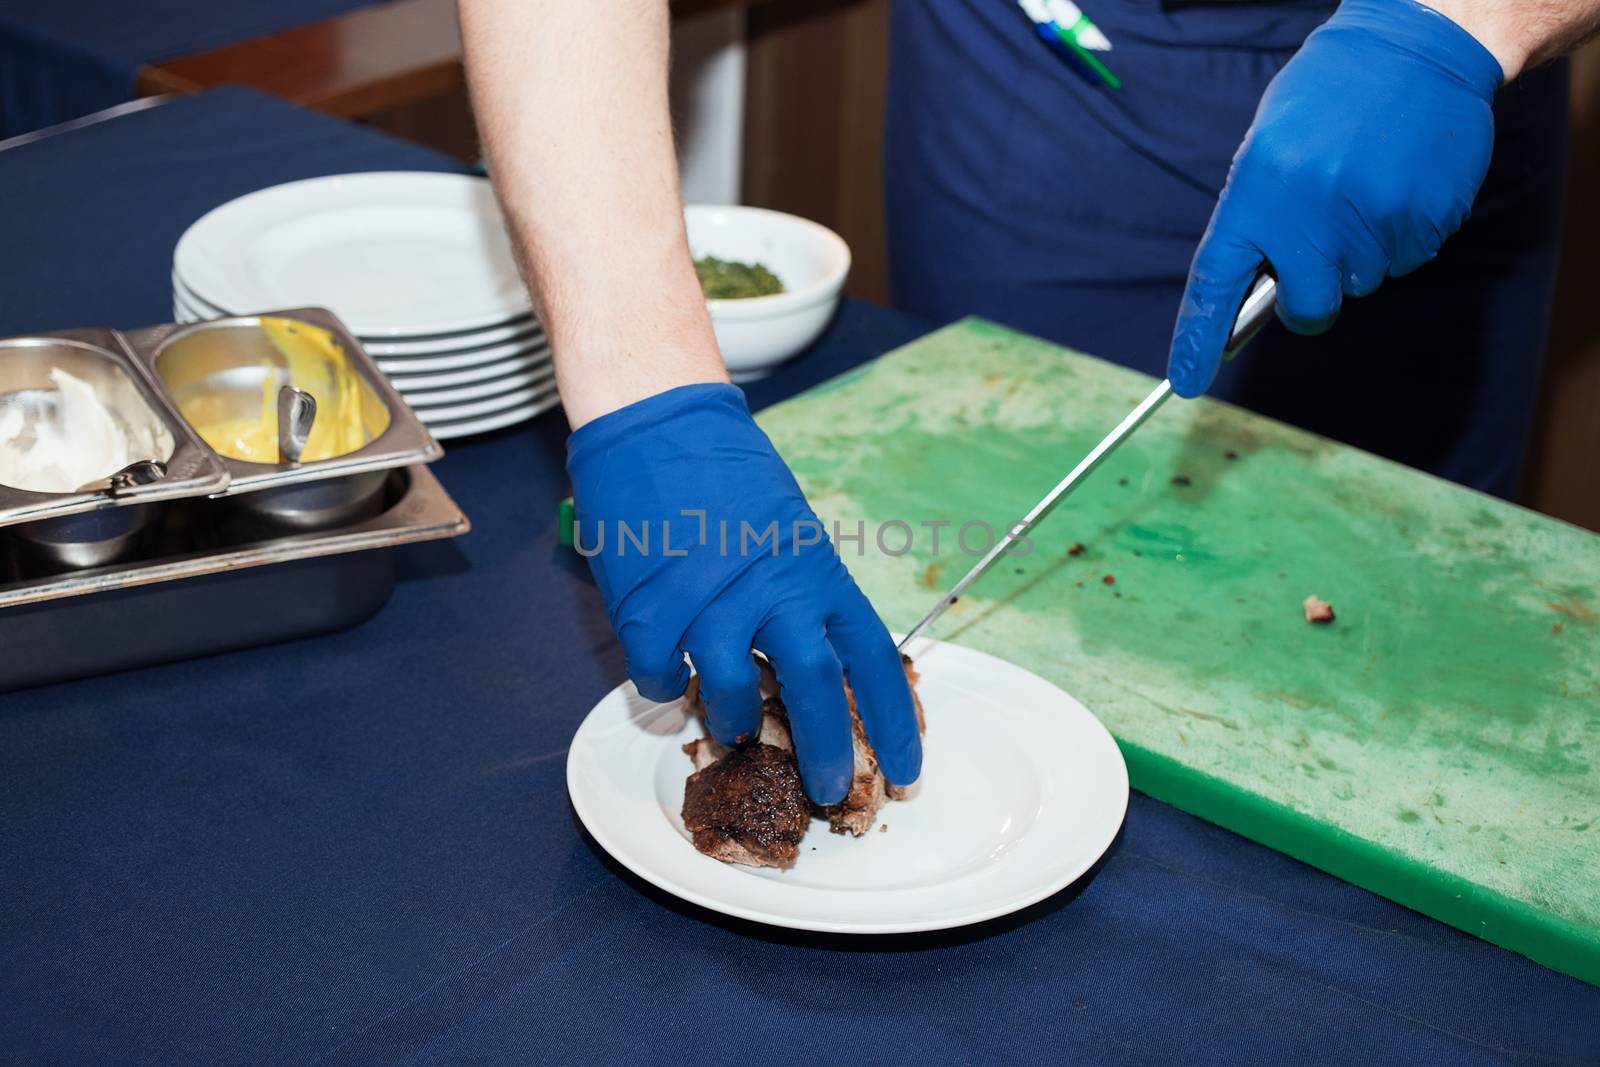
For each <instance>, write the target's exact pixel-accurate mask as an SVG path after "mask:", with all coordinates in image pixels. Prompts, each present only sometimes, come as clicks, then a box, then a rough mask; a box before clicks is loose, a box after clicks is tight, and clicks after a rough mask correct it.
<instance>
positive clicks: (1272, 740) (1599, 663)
mask: <svg viewBox="0 0 1600 1067" xmlns="http://www.w3.org/2000/svg"><path fill="white" fill-rule="evenodd" d="M1152 385H1153V382H1152V381H1151V380H1150V379H1149V378H1147V377H1145V376H1143V375H1140V374H1136V373H1133V372H1131V371H1128V370H1125V369H1122V368H1120V367H1116V366H1113V365H1111V364H1108V363H1105V362H1102V361H1100V360H1097V359H1092V358H1090V357H1087V356H1083V355H1078V354H1075V353H1072V352H1067V351H1064V350H1062V349H1060V348H1057V347H1054V346H1052V345H1050V344H1047V343H1045V342H1042V341H1039V340H1037V339H1034V338H1030V337H1026V336H1022V335H1019V334H1016V333H1012V332H1009V331H1007V330H1004V329H1002V328H1000V327H997V326H994V325H991V324H988V323H985V322H982V321H978V320H968V321H965V322H961V323H957V324H955V325H953V326H950V327H948V328H946V329H944V330H941V331H939V332H938V333H935V334H931V335H929V336H928V337H925V338H923V339H921V340H919V341H917V342H915V343H913V344H910V345H908V346H906V347H905V348H902V349H899V350H897V351H895V352H893V353H890V354H889V355H887V356H885V357H884V358H882V359H880V360H877V361H875V362H874V363H871V364H868V365H866V366H865V367H863V368H861V369H859V370H857V371H855V372H853V373H851V374H848V375H846V376H844V377H842V378H839V379H837V380H835V381H833V382H830V383H827V384H825V385H823V386H821V387H820V388H818V389H814V390H812V391H811V392H809V393H806V394H804V395H802V396H799V397H797V398H795V399H793V400H790V401H787V402H785V403H783V404H779V405H777V406H776V407H773V408H769V409H768V410H767V411H765V412H764V413H763V414H762V415H761V416H760V420H759V421H760V422H761V424H762V426H764V427H765V428H766V430H767V432H768V433H769V434H770V435H771V436H772V438H773V440H774V441H775V442H776V444H777V446H778V448H779V450H780V451H781V452H782V453H783V455H784V457H785V458H786V459H787V460H788V461H789V463H790V464H791V465H792V466H793V468H794V470H795V473H796V475H797V477H798V478H799V480H800V483H801V485H802V486H803V487H804V488H805V491H806V493H807V495H808V496H809V497H810V500H811V503H812V505H813V506H814V507H815V508H816V510H817V512H818V513H819V514H820V515H821V516H822V517H823V519H824V520H825V521H826V522H828V523H830V524H831V523H833V522H838V523H839V524H840V525H841V526H842V528H843V530H844V532H845V533H846V534H852V533H854V532H855V531H856V529H857V526H856V524H857V523H858V522H864V523H865V524H866V533H867V546H866V549H865V551H864V552H862V551H861V549H860V547H859V546H858V545H857V544H856V543H854V542H850V541H845V542H844V543H843V552H844V555H845V558H846V561H847V562H848V564H849V566H850V569H851V570H852V572H853V573H854V574H855V575H856V578H857V580H858V581H859V582H860V583H861V585H862V586H863V588H864V589H865V590H866V592H867V593H868V595H869V596H871V598H872V601H873V603H874V604H875V605H876V606H877V608H878V610H879V612H880V613H881V614H882V615H883V616H884V618H885V620H886V621H887V622H888V623H889V624H890V626H891V627H893V628H895V629H898V630H901V631H905V630H907V629H909V628H910V627H911V626H912V625H914V624H915V623H916V622H917V620H918V619H920V618H921V617H922V615H923V613H924V612H926V611H927V610H928V608H929V607H931V606H932V604H933V602H934V600H935V599H936V597H937V596H938V594H939V593H940V592H942V591H943V590H944V589H945V588H946V587H948V586H949V585H950V584H951V583H952V582H953V581H954V580H955V579H956V578H957V577H959V576H960V575H961V574H962V573H963V572H964V571H965V570H966V568H967V567H968V566H970V564H971V562H972V560H971V559H970V558H969V557H967V556H965V555H963V554H961V552H960V550H959V549H956V550H954V551H952V550H951V546H950V542H952V540H953V539H954V537H955V534H956V532H957V527H958V526H959V524H961V523H963V522H966V521H969V520H982V521H984V522H987V523H989V524H991V525H992V526H994V527H996V528H1003V527H1004V526H1005V524H1007V523H1009V522H1011V521H1013V520H1015V519H1017V518H1019V517H1020V516H1021V515H1022V513H1023V512H1025V511H1026V510H1027V509H1028V508H1029V507H1031V506H1032V505H1033V503H1034V502H1035V501H1036V500H1037V499H1038V498H1039V497H1040V496H1042V495H1043V494H1044V492H1045V491H1046V490H1047V489H1049V488H1050V487H1051V486H1052V485H1054V484H1055V482H1056V481H1057V480H1058V479H1059V478H1060V477H1061V476H1062V475H1063V474H1064V473H1065V472H1066V471H1067V470H1068V469H1070V468H1071V466H1072V465H1073V464H1074V463H1076V462H1077V460H1078V459H1079V458H1081V457H1082V456H1083V454H1084V453H1085V452H1087V451H1088V449H1089V448H1090V447H1092V446H1093V445H1094V444H1095V442H1096V441H1098V440H1099V439H1100V437H1101V436H1102V435H1103V434H1104V433H1105V432H1106V431H1107V430H1108V429H1109V428H1110V427H1111V426H1113V425H1114V424H1115V423H1116V422H1117V420H1119V419H1120V418H1122V416H1123V415H1125V414H1126V413H1127V412H1128V410H1129V409H1130V408H1131V407H1133V405H1134V404H1135V403H1136V402H1137V401H1138V400H1140V399H1141V398H1143V397H1144V396H1145V394H1146V393H1147V392H1148V391H1149V390H1150V388H1151V386H1152ZM1230 454H1232V455H1233V456H1234V457H1235V458H1229V456H1230ZM1174 479H1177V481H1176V482H1175V481H1174ZM896 520H898V521H899V522H903V523H907V524H908V525H909V526H910V527H911V530H912V532H913V533H914V534H915V535H916V537H915V544H914V546H913V547H912V549H911V551H910V552H908V553H906V554H905V555H902V556H891V555H887V554H884V553H883V552H881V551H879V550H878V549H877V547H876V546H875V545H874V543H873V542H874V540H875V537H874V531H875V530H876V529H877V528H878V527H879V526H880V524H884V523H889V522H893V521H896ZM938 520H949V521H950V522H951V523H952V525H951V526H950V527H946V528H943V529H942V530H941V546H940V547H941V552H940V554H939V555H937V556H935V554H934V553H933V552H932V551H931V550H930V549H931V546H930V538H931V533H932V530H931V529H930V528H927V527H923V526H921V525H920V524H921V523H923V522H924V521H938ZM905 540H906V536H905V531H904V530H903V529H902V528H900V527H898V526H888V527H885V545H886V547H887V548H888V549H890V550H898V549H900V548H901V547H902V545H903V544H904V542H905ZM1075 542H1081V543H1082V544H1083V545H1084V546H1085V548H1084V550H1083V551H1081V552H1080V553H1079V554H1077V555H1072V554H1070V553H1069V548H1070V547H1071V546H1072V545H1073V544H1074V543H1075ZM984 543H985V542H984V537H983V533H982V529H981V528H980V527H971V528H969V530H968V545H969V546H970V547H971V548H973V549H974V550H979V549H981V548H982V547H984ZM1108 583H1110V584H1108ZM1597 591H1600V538H1597V537H1596V536H1595V535H1593V534H1590V533H1587V532H1585V531H1583V530H1580V529H1577V528H1576V527H1572V526H1568V525H1565V524H1563V523H1560V522H1557V521H1555V520H1552V519H1549V518H1545V517H1543V516H1541V515H1537V514H1535V513H1533V512H1530V511H1527V510H1524V509H1522V508H1518V507H1514V506H1512V505H1509V504H1505V503H1502V502H1501V501H1498V500H1495V499H1492V498H1490V497H1487V496H1483V495H1481V494H1479V493H1475V492H1472V491H1470V490H1466V489H1462V488H1460V487H1459V486H1455V485H1451V484H1449V483H1447V482H1443V481H1440V480H1439V479H1436V478H1433V477H1430V476H1428V475H1425V474H1422V473H1419V472H1417V471H1415V470H1411V469H1409V468H1406V467H1402V466H1399V465H1397V464H1394V463H1390V462H1388V461H1386V460H1382V459H1379V458H1377V457H1375V456H1372V455H1369V454H1367V453H1364V452H1360V451H1357V450H1355V449H1352V448H1348V447H1345V446H1343V445H1339V444H1336V443H1334V442H1332V441H1329V440H1326V439H1324V438H1321V437H1316V436H1314V435H1312V434H1308V433H1304V432H1302V431H1299V430H1296V429H1292V428H1290V427H1288V426H1284V425H1282V424H1280V423H1276V422H1273V421H1271V420H1269V419H1265V418H1261V417H1259V416H1256V415H1252V414H1250V413H1248V412H1245V411H1242V410H1240V409H1238V408H1233V407H1230V406H1228V405H1225V404H1221V403H1216V402H1213V401H1210V400H1202V401H1193V402H1186V401H1182V400H1173V401H1171V402H1169V403H1168V404H1167V406H1166V407H1165V408H1163V409H1162V410H1161V411H1160V412H1159V413H1157V415H1156V416H1155V417H1154V418H1152V419H1151V420H1150V422H1149V423H1147V424H1146V425H1145V426H1144V428H1143V429H1141V430H1140V431H1139V432H1138V433H1137V434H1135V435H1134V436H1133V437H1132V438H1131V439H1130V440H1129V441H1128V442H1127V443H1126V444H1124V445H1123V446H1122V448H1121V449H1120V450H1119V451H1118V452H1117V453H1116V454H1115V455H1114V456H1112V458H1111V459H1110V460H1108V461H1107V462H1106V464H1105V465H1104V466H1103V467H1101V468H1100V470H1099V471H1097V472H1096V473H1095V475H1094V476H1093V477H1092V478H1090V479H1089V480H1088V481H1087V482H1085V483H1084V485H1083V486H1082V487H1081V488H1080V489H1079V490H1078V491H1077V492H1076V493H1074V494H1073V495H1072V496H1071V497H1069V498H1068V499H1067V501H1066V502H1065V503H1063V504H1062V506H1061V507H1060V508H1059V509H1058V510H1057V511H1056V512H1055V513H1054V514H1053V515H1052V516H1051V517H1050V518H1049V519H1048V520H1046V522H1045V523H1043V524H1042V525H1041V527H1040V528H1039V529H1038V530H1037V531H1036V533H1035V535H1034V537H1033V545H1032V551H1031V552H1030V553H1029V554H1028V555H1025V556H1024V555H1018V556H1011V557H1007V558H1004V559H1002V560H1001V561H999V562H998V563H997V564H996V566H995V567H994V569H992V570H991V571H990V572H989V573H988V574H987V575H986V576H985V577H984V578H983V580H982V581H981V582H979V583H978V584H977V585H975V586H974V587H973V588H972V589H971V590H970V591H969V593H968V595H967V596H964V597H963V598H962V599H961V600H960V601H959V602H958V603H957V604H956V605H955V606H954V607H953V608H952V609H951V610H950V612H949V613H948V614H947V615H946V616H945V617H944V618H943V619H942V620H940V622H939V623H938V624H936V626H935V627H934V629H933V631H932V633H933V636H936V637H941V638H944V639H947V640H953V641H958V642H960V643H962V644H965V645H970V646H972V647H975V648H980V649H983V650H984V651H987V652H992V653H994V654H996V655H999V656H1003V657H1005V658H1006V659H1009V660H1011V661H1013V662H1016V663H1019V664H1021V665H1023V666H1025V667H1027V668H1029V669H1031V670H1033V671H1035V672H1037V673H1039V674H1041V675H1043V676H1044V677H1046V678H1049V679H1051V680H1052V681H1054V682H1055V683H1056V684H1058V685H1060V686H1061V687H1062V688H1063V689H1065V690H1067V691H1068V692H1069V693H1072V694H1073V695H1074V696H1076V697H1078V698H1079V699H1080V700H1082V701H1083V702H1084V703H1085V704H1086V705H1088V707H1089V708H1090V709H1091V710H1093V711H1094V712H1095V713H1096V714H1097V715H1099V716H1100V718H1101V719H1102V720H1103V721H1104V722H1105V723H1106V725H1107V726H1108V727H1110V729H1111V731H1112V732H1113V733H1114V734H1115V735H1116V737H1117V739H1118V741H1119V742H1120V743H1121V746H1122V751H1123V753H1124V755H1125V756H1126V757H1127V761H1128V767H1129V771H1130V772H1131V774H1132V780H1133V785H1134V787H1135V788H1138V789H1140V790H1142V791H1144V792H1146V793H1149V794H1151V795H1153V796H1156V797H1159V798H1161V799H1163V800H1166V801H1169V802H1171V803H1173V804H1176V805H1177V806H1179V807H1181V808H1183V809H1184V810H1186V811H1190V812H1193V813H1195V814H1196V815H1199V816H1201V817H1203V818H1206V819H1209V820H1211V821H1213V822H1217V823H1220V824H1221V825H1223V826H1227V827H1229V828H1231V829H1233V830H1236V831H1238V832H1239V833H1242V834H1244V835H1246V836H1248V837H1252V838H1254V839H1256V840H1258V841H1261V842H1263V843H1265V844H1267V845H1270V846H1272V847H1274V848H1277V849H1281V850H1283V851H1284V852H1287V853H1289V854H1290V855H1293V856H1297V857H1299V858H1300V859H1302V860H1305V861H1306V862H1308V863H1312V864H1315V865H1316V866H1318V867H1321V868H1323V869H1324V870H1327V871H1329V872H1331V873H1333V874H1336V875H1338V876H1340V877H1342V878H1346V879H1348V880H1350V881H1352V882H1355V883H1356V884H1358V885H1362V886H1365V887H1367V888H1369V889H1371V890H1373V891H1375V892H1378V893H1381V894H1383V895H1384V896H1387V897H1390V898H1392V899H1394V900H1396V901H1399V902H1400V903H1402V904H1405V905H1408V906H1410V907H1412V908H1415V909H1417V910H1418V911H1422V912H1425V913H1427V914H1428V915H1432V916H1434V917H1436V918H1438V919H1442V920H1443V921H1445V922H1448V923H1451V924H1453V925H1455V926H1458V927H1460V928H1461V929H1463V930H1467V931H1470V932H1471V933H1474V934H1477V935H1478V936H1480V937H1484V938H1487V939H1488V940H1490V941H1493V942H1495V943H1497V944H1500V945H1504V946H1506V947H1507V948H1511V949H1515V950H1516V951H1518V952H1522V953H1525V954H1526V955H1528V956H1531V957H1533V958H1534V959H1536V960H1539V961H1541V962H1543V963H1546V964H1548V965H1549V966H1551V967H1555V968H1557V969H1559V970H1562V971H1566V972H1568V973H1570V974H1573V975H1577V976H1578V977H1580V978H1583V979H1585V980H1587V981H1590V982H1596V983H1600V622H1597V614H1600V592H1597ZM1310 593H1315V594H1317V595H1318V596H1320V597H1322V598H1323V599H1325V600H1328V601H1330V602H1332V604H1333V605H1334V607H1335V610H1336V612H1337V616H1338V617H1337V619H1336V620H1335V621H1334V622H1333V623H1331V624H1329V625H1311V624H1308V623H1307V622H1306V621H1305V616H1304V614H1303V611H1302V608H1301V601H1302V599H1303V598H1304V597H1305V596H1306V595H1307V594H1310ZM930 743H936V742H933V741H930Z"/></svg>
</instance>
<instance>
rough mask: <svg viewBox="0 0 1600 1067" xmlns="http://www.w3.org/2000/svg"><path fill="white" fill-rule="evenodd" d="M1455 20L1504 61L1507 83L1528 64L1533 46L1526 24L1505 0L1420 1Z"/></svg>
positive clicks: (1500, 62) (1417, 0) (1501, 66)
mask: <svg viewBox="0 0 1600 1067" xmlns="http://www.w3.org/2000/svg"><path fill="white" fill-rule="evenodd" d="M1416 2H1417V3H1419V4H1421V5H1422V6H1423V7H1426V8H1431V9H1432V10H1434V11H1437V12H1438V13H1439V14H1441V15H1443V16H1444V17H1445V18H1447V19H1449V20H1450V21H1451V22H1454V23H1455V24H1456V25H1457V26H1459V27H1461V28H1462V29H1463V30H1465V31H1466V32H1467V33H1469V34H1471V35H1472V36H1473V38H1474V39H1476V40H1477V42H1478V43H1479V44H1481V45H1483V47H1484V49H1485V50H1486V51H1487V52H1488V53H1489V54H1490V55H1492V56H1494V58H1495V62H1497V63H1499V64H1500V71H1501V73H1502V75H1503V82H1509V81H1511V80H1512V79H1514V78H1515V77H1516V76H1517V75H1518V74H1521V73H1522V70H1523V68H1524V67H1525V66H1527V64H1528V57H1529V56H1530V55H1531V54H1532V52H1533V46H1532V45H1530V44H1529V43H1528V41H1527V34H1526V32H1525V31H1526V29H1527V27H1526V25H1525V23H1524V22H1523V21H1522V20H1519V19H1518V18H1517V17H1516V14H1515V12H1514V11H1512V10H1511V5H1509V4H1507V3H1505V2H1504V0H1416Z"/></svg>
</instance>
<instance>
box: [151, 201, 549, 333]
mask: <svg viewBox="0 0 1600 1067" xmlns="http://www.w3.org/2000/svg"><path fill="white" fill-rule="evenodd" d="M173 262H174V265H175V267H176V270H177V272H178V274H179V276H181V277H182V278H183V279H184V282H185V284H187V285H188V286H189V287H190V288H191V289H193V290H194V291H195V293H196V294H197V295H199V296H201V297H203V298H204V299H205V300H206V301H207V302H208V303H210V304H212V305H214V306H216V307H219V308H233V307H240V308H272V307H301V306H319V307H327V308H329V309H330V310H332V311H333V312H334V313H335V314H336V315H338V316H339V318H340V319H341V320H343V321H344V323H345V324H346V326H348V327H349V329H350V332H352V333H354V334H356V335H358V336H362V337H366V336H372V337H392V336H398V335H415V334H439V333H459V332H462V331H466V330H481V329H485V328H488V327H491V326H498V325H503V324H505V323H506V322H507V321H508V320H510V319H514V318H517V317H519V316H523V315H527V314H528V313H529V307H528V296H527V291H526V290H525V289H524V288H523V286H522V281H521V279H520V278H519V277H518V275H517V268H516V263H515V262H514V260H513V259H512V256H511V245H510V242H509V241H508V240H507V239H506V235H505V224H504V222H503V220H502V219H501V216H500V209H499V206H498V205H497V204H496V203H495V199H494V193H493V191H492V190H491V189H490V186H489V182H488V181H487V180H486V179H483V178H475V177H470V176H468V175H464V174H433V173H427V172H421V171H417V172H411V171H389V172H377V173H368V174H340V175H333V176H331V177H325V178H308V179H305V180H303V181H297V182H289V183H288V184H286V185H277V186H273V187H271V188H269V189H262V190H260V191H258V192H254V193H251V194H249V195H247V196H242V197H240V198H238V199H237V200H231V201H229V202H228V203H226V204H223V205H222V206H221V207H218V208H215V209H213V210H212V211H210V212H208V213H206V214H205V215H202V216H201V217H200V219H199V220H198V221H196V222H195V223H194V224H193V225H192V226H190V227H189V229H188V230H187V231H185V232H184V234H183V236H182V237H180V238H179V239H178V246H177V249H176V250H175V251H174V253H173Z"/></svg>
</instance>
